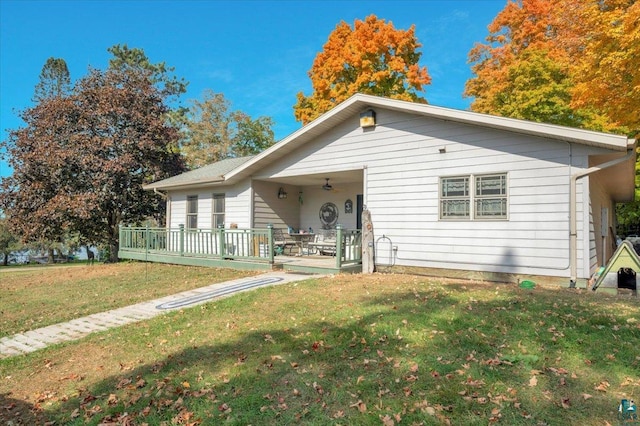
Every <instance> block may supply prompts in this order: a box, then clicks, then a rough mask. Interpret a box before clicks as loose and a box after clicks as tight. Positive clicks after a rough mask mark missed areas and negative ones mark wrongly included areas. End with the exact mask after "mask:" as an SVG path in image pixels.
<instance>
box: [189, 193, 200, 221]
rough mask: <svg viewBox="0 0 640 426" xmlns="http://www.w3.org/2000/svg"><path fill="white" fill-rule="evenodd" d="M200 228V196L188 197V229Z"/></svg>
mask: <svg viewBox="0 0 640 426" xmlns="http://www.w3.org/2000/svg"><path fill="white" fill-rule="evenodd" d="M197 227H198V196H197V195H189V196H188V197H187V229H196V228H197Z"/></svg>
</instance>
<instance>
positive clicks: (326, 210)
mask: <svg viewBox="0 0 640 426" xmlns="http://www.w3.org/2000/svg"><path fill="white" fill-rule="evenodd" d="M320 222H321V223H322V228H323V229H331V228H333V227H334V226H335V225H336V223H338V207H337V206H336V205H335V204H333V203H324V204H323V205H322V207H320Z"/></svg>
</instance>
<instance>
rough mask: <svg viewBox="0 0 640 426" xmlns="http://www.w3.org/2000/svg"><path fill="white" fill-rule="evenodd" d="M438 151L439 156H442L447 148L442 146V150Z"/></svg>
mask: <svg viewBox="0 0 640 426" xmlns="http://www.w3.org/2000/svg"><path fill="white" fill-rule="evenodd" d="M438 151H439V152H440V154H444V153H445V152H447V147H445V146H443V147H442V148H440V149H438Z"/></svg>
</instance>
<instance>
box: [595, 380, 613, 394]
mask: <svg viewBox="0 0 640 426" xmlns="http://www.w3.org/2000/svg"><path fill="white" fill-rule="evenodd" d="M609 386H611V385H610V384H609V382H607V381H606V380H605V381H603V382H600V384H599V385H598V386H596V387H595V390H597V391H600V392H606V391H607V389H608V388H609Z"/></svg>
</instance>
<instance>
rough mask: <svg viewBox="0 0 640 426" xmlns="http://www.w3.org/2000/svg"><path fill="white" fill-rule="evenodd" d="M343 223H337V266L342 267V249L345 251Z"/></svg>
mask: <svg viewBox="0 0 640 426" xmlns="http://www.w3.org/2000/svg"><path fill="white" fill-rule="evenodd" d="M342 238H343V236H342V225H340V224H338V225H336V268H338V269H340V267H341V266H342V251H343V248H344V247H343V244H342V243H343V240H342Z"/></svg>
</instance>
